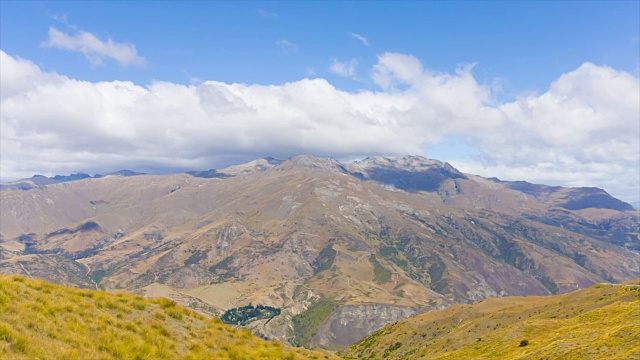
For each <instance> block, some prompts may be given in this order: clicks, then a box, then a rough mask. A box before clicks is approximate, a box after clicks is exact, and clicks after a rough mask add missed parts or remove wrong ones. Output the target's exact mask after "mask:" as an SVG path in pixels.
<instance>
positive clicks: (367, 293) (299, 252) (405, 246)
mask: <svg viewBox="0 0 640 360" xmlns="http://www.w3.org/2000/svg"><path fill="white" fill-rule="evenodd" d="M215 174H223V175H224V176H197V175H194V174H187V173H185V174H174V175H162V176H161V175H141V176H135V177H122V176H112V177H106V178H100V179H95V178H87V179H83V180H77V181H73V182H64V183H55V184H49V185H46V186H42V187H38V188H33V189H29V190H27V191H24V190H3V191H1V192H0V209H1V212H0V272H1V273H19V274H23V275H27V276H28V275H29V274H31V275H33V276H38V277H43V278H45V279H49V280H51V281H56V282H59V283H63V284H75V285H77V286H83V287H92V288H95V287H98V288H104V289H125V290H128V291H131V292H137V293H140V294H146V295H147V296H165V297H171V298H173V299H174V300H175V301H176V302H178V303H180V304H183V305H186V306H191V307H193V308H196V309H198V310H199V311H203V312H207V313H210V314H213V315H221V314H222V313H223V312H224V311H226V310H229V309H231V308H236V307H242V306H245V305H249V304H254V305H257V304H261V305H265V306H269V307H274V308H278V309H281V311H282V312H281V314H280V315H279V316H276V317H274V318H273V319H269V320H267V319H263V320H258V321H254V322H251V323H249V324H247V325H246V326H247V327H248V328H249V329H251V330H252V331H254V332H255V333H257V334H260V335H262V336H264V337H268V338H274V339H279V340H283V341H289V342H291V343H294V344H299V345H304V346H307V347H314V346H319V347H323V348H329V349H334V348H343V347H346V346H348V345H350V344H352V343H355V342H357V341H358V340H360V339H362V338H363V337H365V336H366V335H368V334H370V333H372V332H374V331H376V330H378V329H379V328H381V327H383V326H384V325H386V324H388V323H391V322H395V321H398V320H400V319H403V318H406V317H408V316H412V315H416V314H419V313H423V312H426V311H429V310H434V309H441V308H444V307H446V306H449V305H451V304H454V303H464V304H470V303H475V302H478V301H481V300H483V299H485V298H488V297H502V296H525V295H551V294H556V293H566V292H569V291H573V290H576V289H580V288H584V287H587V286H590V285H593V284H595V283H601V282H613V283H617V282H620V281H625V280H628V279H632V278H636V277H638V276H640V274H639V269H640V255H639V250H640V240H639V239H638V236H639V233H640V231H639V229H638V219H639V214H640V212H639V211H638V210H633V209H630V208H628V207H627V206H625V203H623V202H621V201H619V200H617V199H615V198H613V197H611V196H610V195H608V194H607V193H606V192H605V191H603V190H600V189H593V188H560V187H546V186H543V185H534V184H528V183H524V182H506V181H500V180H497V179H487V178H483V177H480V176H475V175H471V174H464V173H461V172H460V171H458V170H456V169H455V168H453V167H452V166H451V165H449V164H447V163H443V162H440V161H437V160H429V159H425V158H423V157H419V156H406V157H401V158H385V157H371V158H367V159H364V160H362V161H357V162H353V163H341V162H338V161H336V160H333V159H323V158H317V157H314V156H312V155H300V156H296V157H293V158H290V159H288V160H286V161H280V160H275V159H270V158H265V159H258V160H255V161H253V162H251V163H248V164H244V165H237V166H232V167H230V168H227V169H221V170H216V171H215Z"/></svg>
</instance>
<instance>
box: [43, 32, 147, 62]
mask: <svg viewBox="0 0 640 360" xmlns="http://www.w3.org/2000/svg"><path fill="white" fill-rule="evenodd" d="M42 46H43V47H50V48H57V49H64V50H69V51H77V52H80V53H82V54H83V55H84V57H85V58H86V59H87V60H89V62H90V63H91V65H93V66H100V65H103V64H104V60H105V59H112V60H115V61H116V62H118V64H120V65H121V66H129V65H136V66H144V64H145V59H144V58H143V57H141V56H139V55H138V50H136V47H135V45H133V44H123V43H116V42H114V41H113V40H112V39H108V40H106V41H102V40H100V39H99V38H98V37H97V36H95V35H94V34H92V33H90V32H86V31H80V32H79V33H78V34H77V35H75V36H73V35H68V34H65V33H64V32H62V31H60V30H58V29H56V28H54V27H50V28H49V39H48V40H47V41H45V42H44V43H42Z"/></svg>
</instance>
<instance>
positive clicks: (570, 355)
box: [344, 279, 640, 359]
mask: <svg viewBox="0 0 640 360" xmlns="http://www.w3.org/2000/svg"><path fill="white" fill-rule="evenodd" d="M639 280H640V279H639ZM634 283H635V284H631V283H629V284H615V285H614V284H597V285H594V286H592V287H590V288H587V289H582V290H578V291H574V292H571V293H568V294H563V295H555V296H546V297H505V298H500V299H487V300H484V301H482V302H480V303H478V304H474V305H453V306H450V307H448V308H446V309H444V310H439V311H431V312H428V313H425V314H421V315H418V316H415V317H411V318H408V319H405V320H402V321H400V322H398V323H394V324H392V325H388V326H386V327H384V328H382V329H381V330H379V331H377V332H376V333H374V334H372V335H370V336H368V337H366V338H365V339H363V340H362V341H360V342H358V343H356V344H354V345H352V346H351V347H349V348H348V349H347V350H346V351H345V352H344V355H345V357H347V358H357V359H480V358H500V359H525V358H526V359H638V358H640V321H639V320H638V319H640V285H638V283H639V281H638V280H636V281H635V282H634Z"/></svg>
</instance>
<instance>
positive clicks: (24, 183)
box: [0, 170, 146, 190]
mask: <svg viewBox="0 0 640 360" xmlns="http://www.w3.org/2000/svg"><path fill="white" fill-rule="evenodd" d="M137 175H146V174H145V173H139V172H135V171H132V170H119V171H115V172H112V173H109V174H106V175H101V174H95V175H94V176H91V175H89V174H85V173H77V174H71V175H55V176H52V177H46V176H44V175H33V176H32V177H30V178H28V179H20V180H16V181H14V182H10V183H6V184H0V190H29V189H33V188H36V187H42V186H45V185H51V184H58V183H62V182H69V181H76V180H82V179H90V178H92V177H93V178H95V179H99V178H103V177H105V176H137Z"/></svg>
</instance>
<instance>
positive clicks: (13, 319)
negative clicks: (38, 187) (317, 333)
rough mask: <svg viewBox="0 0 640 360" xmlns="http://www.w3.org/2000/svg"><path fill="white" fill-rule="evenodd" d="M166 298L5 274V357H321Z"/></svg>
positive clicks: (0, 304) (1, 302)
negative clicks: (70, 286) (83, 288)
mask: <svg viewBox="0 0 640 360" xmlns="http://www.w3.org/2000/svg"><path fill="white" fill-rule="evenodd" d="M325 356H326V358H332V357H333V356H332V355H331V354H328V353H320V352H312V351H308V350H305V349H298V348H290V347H287V346H283V345H282V344H280V343H275V342H269V341H265V340H262V339H260V338H257V337H256V336H254V335H253V334H251V333H250V332H248V331H246V330H237V329H234V328H232V327H230V326H227V325H225V324H222V323H221V321H220V320H218V319H214V318H208V317H204V316H202V315H200V314H196V313H194V312H192V311H190V310H188V309H186V308H183V307H180V306H178V305H177V304H176V303H175V302H173V301H171V300H167V299H163V298H159V299H145V298H143V297H141V296H136V295H130V294H124V293H119V294H109V293H106V292H102V291H93V290H82V289H75V288H68V287H63V286H59V285H54V284H50V283H47V282H45V281H42V280H31V279H24V278H22V277H20V276H4V275H0V358H7V359H36V358H37V359H141V360H142V359H323V358H325Z"/></svg>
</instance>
